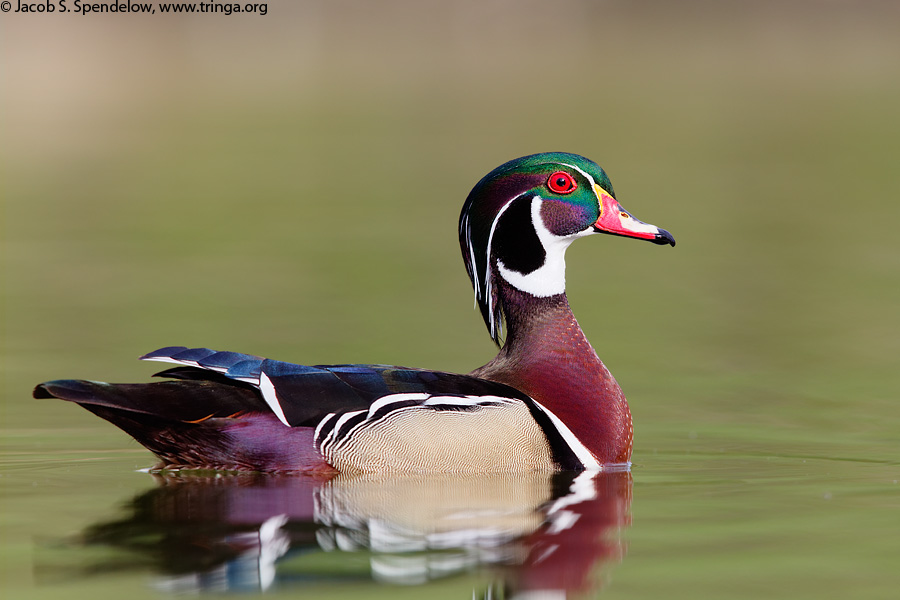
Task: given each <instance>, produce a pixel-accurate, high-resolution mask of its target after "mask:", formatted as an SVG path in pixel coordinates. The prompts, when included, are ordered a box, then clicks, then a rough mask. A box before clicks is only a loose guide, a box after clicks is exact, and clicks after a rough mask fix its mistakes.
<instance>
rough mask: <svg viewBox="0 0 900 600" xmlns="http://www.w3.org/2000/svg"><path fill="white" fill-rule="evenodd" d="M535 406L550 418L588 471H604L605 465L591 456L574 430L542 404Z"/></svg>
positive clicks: (538, 403)
mask: <svg viewBox="0 0 900 600" xmlns="http://www.w3.org/2000/svg"><path fill="white" fill-rule="evenodd" d="M534 404H535V406H537V407H538V408H540V409H541V410H542V411H544V412H545V413H546V414H547V416H548V417H550V421H552V422H553V425H555V426H556V430H557V431H559V434H560V435H561V436H562V438H563V439H564V440H565V441H566V443H567V444H568V445H569V448H571V449H572V452H574V453H575V456H577V457H578V460H580V461H581V464H583V465H584V468H585V469H587V470H588V471H602V470H603V465H601V464H600V463H599V462H597V459H596V458H595V457H594V455H593V454H591V451H590V450H588V449H587V448H586V447H585V446H584V444H582V443H581V442H580V441H579V440H578V438H577V437H575V434H574V433H572V430H571V429H569V428H568V427H567V426H566V424H565V423H563V422H562V421H560V420H559V417H557V416H556V415H554V414H553V413H552V412H550V411H549V410H547V409H546V408H544V407H543V406H542V405H541V403H540V402H537V401H535V402H534Z"/></svg>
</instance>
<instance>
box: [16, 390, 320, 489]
mask: <svg viewBox="0 0 900 600" xmlns="http://www.w3.org/2000/svg"><path fill="white" fill-rule="evenodd" d="M33 395H34V397H35V398H59V399H61V400H68V401H70V402H75V403H76V404H78V405H80V406H81V407H83V408H85V409H87V410H88V411H90V412H92V413H94V414H95V415H97V416H98V417H100V418H102V419H105V420H107V421H109V422H110V423H112V424H113V425H115V426H116V427H118V428H119V429H122V430H123V431H125V433H127V434H129V435H130V436H131V437H133V438H134V439H135V440H137V441H138V442H139V443H140V444H142V445H143V446H144V447H146V448H147V449H148V450H150V451H151V452H153V453H154V454H156V455H157V456H158V457H159V458H160V459H161V460H162V464H160V465H159V468H193V469H225V470H249V471H307V472H309V471H315V472H319V471H322V472H324V471H333V470H332V469H330V467H328V466H327V465H326V464H325V463H324V462H323V461H322V459H321V457H320V456H319V455H318V454H317V453H316V452H315V450H314V447H313V444H312V436H313V431H312V429H310V428H307V427H296V428H291V427H286V426H284V425H283V424H282V423H281V422H280V421H279V420H278V418H277V417H276V416H275V415H274V414H273V413H272V411H271V409H270V408H269V407H268V405H267V404H266V403H265V401H264V400H262V398H261V397H260V396H259V393H258V392H257V391H256V390H254V389H252V388H250V387H249V386H244V385H241V384H235V382H231V383H222V382H218V381H201V380H192V379H188V380H175V381H160V382H154V383H134V384H111V383H104V382H99V381H84V380H74V379H66V380H59V381H48V382H46V383H42V384H40V385H38V386H37V387H36V388H35V389H34V394H33Z"/></svg>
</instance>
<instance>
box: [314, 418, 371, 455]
mask: <svg viewBox="0 0 900 600" xmlns="http://www.w3.org/2000/svg"><path fill="white" fill-rule="evenodd" d="M364 412H366V411H364V410H354V411H351V412H348V413H344V414H342V415H341V417H340V418H339V419H338V421H337V423H335V424H334V428H333V429H332V430H331V432H330V433H329V434H328V436H327V437H326V438H325V441H323V442H322V452H323V453H324V452H325V451H326V450H328V451H329V452H330V451H331V447H332V446H333V447H334V449H335V450H337V448H339V447H340V445H341V442H343V441H344V440H345V439H347V438H348V437H349V435H350V432H352V431H354V430H355V429H356V427H358V426H359V425H362V424H365V423H368V421H367V420H366V419H363V420H362V421H360V422H359V423H357V424H356V427H351V428H350V429H348V430H347V431H341V430H340V429H341V427H343V426H344V425H346V424H347V421H349V420H350V419H351V418H353V417H355V416H356V415H359V414H362V413H364ZM326 446H327V448H326Z"/></svg>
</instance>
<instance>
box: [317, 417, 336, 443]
mask: <svg viewBox="0 0 900 600" xmlns="http://www.w3.org/2000/svg"><path fill="white" fill-rule="evenodd" d="M334 414H335V413H328V414H327V415H325V418H324V419H322V420H321V421H319V424H318V425H316V431H315V433H313V441H314V442H315V443H316V445H317V446H319V447H321V446H322V442H321V441H320V440H319V434H320V433H322V427H324V426H325V423H327V422H328V421H330V420H331V419H333V418H334Z"/></svg>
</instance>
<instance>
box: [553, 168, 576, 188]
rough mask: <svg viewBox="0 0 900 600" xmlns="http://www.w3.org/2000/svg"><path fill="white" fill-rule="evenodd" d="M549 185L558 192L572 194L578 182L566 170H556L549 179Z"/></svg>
mask: <svg viewBox="0 0 900 600" xmlns="http://www.w3.org/2000/svg"><path fill="white" fill-rule="evenodd" d="M547 187H548V188H550V191H551V192H554V193H556V194H571V193H572V192H574V191H575V188H577V187H578V184H577V183H575V179H573V178H572V176H571V175H569V174H568V173H566V172H565V171H556V172H555V173H553V175H551V176H550V179H548V180H547Z"/></svg>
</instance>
